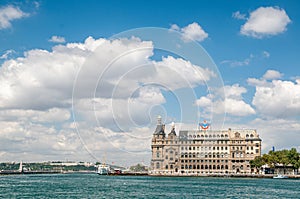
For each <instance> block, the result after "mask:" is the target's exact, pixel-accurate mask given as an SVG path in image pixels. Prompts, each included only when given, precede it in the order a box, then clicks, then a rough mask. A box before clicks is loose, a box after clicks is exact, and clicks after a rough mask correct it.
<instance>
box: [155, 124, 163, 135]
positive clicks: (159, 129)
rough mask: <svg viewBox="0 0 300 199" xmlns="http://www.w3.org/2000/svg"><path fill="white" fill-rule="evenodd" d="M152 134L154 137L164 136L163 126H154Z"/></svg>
mask: <svg viewBox="0 0 300 199" xmlns="http://www.w3.org/2000/svg"><path fill="white" fill-rule="evenodd" d="M154 134H156V135H164V134H165V130H164V125H163V124H158V125H157V126H156V129H155V132H154Z"/></svg>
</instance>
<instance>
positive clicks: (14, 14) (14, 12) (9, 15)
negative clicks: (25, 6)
mask: <svg viewBox="0 0 300 199" xmlns="http://www.w3.org/2000/svg"><path fill="white" fill-rule="evenodd" d="M27 16H29V14H27V13H25V12H23V11H22V10H21V9H20V8H18V7H15V6H12V5H8V6H4V7H1V8H0V30H1V29H6V28H10V27H11V22H12V21H14V20H16V19H21V18H24V17H27Z"/></svg>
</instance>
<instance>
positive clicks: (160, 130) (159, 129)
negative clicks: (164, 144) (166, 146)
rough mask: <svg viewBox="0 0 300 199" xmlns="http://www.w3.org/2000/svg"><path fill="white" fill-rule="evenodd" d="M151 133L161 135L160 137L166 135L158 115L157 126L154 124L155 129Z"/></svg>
mask: <svg viewBox="0 0 300 199" xmlns="http://www.w3.org/2000/svg"><path fill="white" fill-rule="evenodd" d="M153 135H155V136H159V137H162V138H164V137H165V136H166V134H165V125H164V124H162V122H161V116H160V115H159V116H158V117H157V126H156V129H155V131H154V134H153Z"/></svg>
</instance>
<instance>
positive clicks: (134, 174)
mask: <svg viewBox="0 0 300 199" xmlns="http://www.w3.org/2000/svg"><path fill="white" fill-rule="evenodd" d="M71 173H79V174H87V173H91V174H95V175H99V174H97V173H96V172H93V171H63V172H61V171H25V172H19V171H1V172H0V176H4V175H35V174H71ZM107 176H150V177H217V178H273V176H275V174H224V175H220V174H204V175H193V174H189V175H188V174H185V175H182V174H180V175H159V174H148V173H140V172H136V173H134V172H131V173H121V174H114V173H111V174H108V175H107ZM286 176H287V177H288V178H287V179H300V175H286Z"/></svg>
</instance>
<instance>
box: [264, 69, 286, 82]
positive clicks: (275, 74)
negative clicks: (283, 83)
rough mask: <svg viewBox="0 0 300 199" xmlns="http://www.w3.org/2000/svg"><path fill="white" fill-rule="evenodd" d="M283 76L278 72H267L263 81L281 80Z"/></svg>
mask: <svg viewBox="0 0 300 199" xmlns="http://www.w3.org/2000/svg"><path fill="white" fill-rule="evenodd" d="M282 76H283V74H282V73H280V72H278V71H276V70H267V72H266V73H265V74H264V76H263V79H266V80H272V79H280V78H281V77H282Z"/></svg>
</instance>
